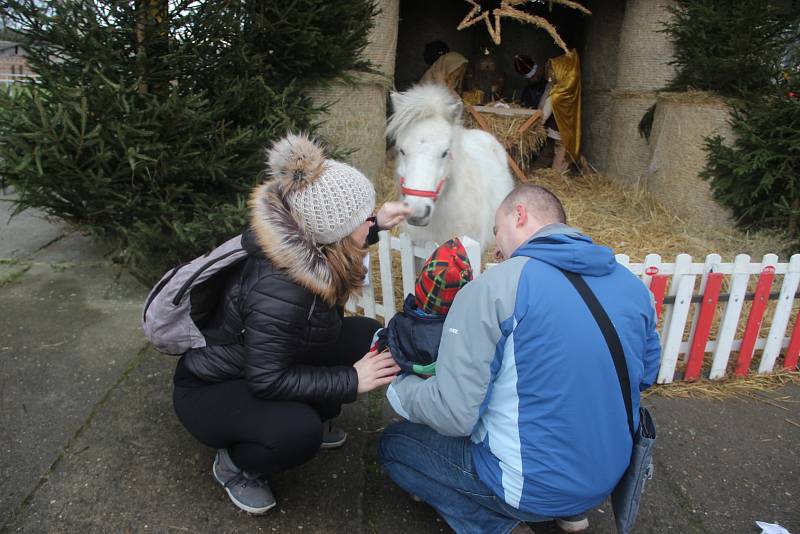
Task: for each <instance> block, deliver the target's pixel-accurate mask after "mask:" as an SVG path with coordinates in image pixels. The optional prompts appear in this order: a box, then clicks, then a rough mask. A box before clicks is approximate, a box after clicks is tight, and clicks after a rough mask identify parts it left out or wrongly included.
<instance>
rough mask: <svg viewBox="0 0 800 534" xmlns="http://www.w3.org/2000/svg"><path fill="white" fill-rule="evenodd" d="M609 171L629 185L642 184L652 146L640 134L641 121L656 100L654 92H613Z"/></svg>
mask: <svg viewBox="0 0 800 534" xmlns="http://www.w3.org/2000/svg"><path fill="white" fill-rule="evenodd" d="M611 96H612V99H613V103H614V104H613V106H612V110H611V141H610V147H609V151H608V173H609V174H610V175H612V176H614V177H615V178H616V179H618V180H619V181H620V182H621V183H623V184H625V185H628V186H639V185H640V180H641V177H642V174H643V173H644V171H645V170H646V169H647V165H648V163H649V162H650V148H649V146H648V144H647V141H646V140H645V139H643V138H642V137H641V136H640V135H639V121H641V120H642V116H643V115H644V114H645V112H646V111H647V109H648V108H649V107H650V106H652V105H653V104H654V103H655V102H656V98H657V95H656V93H654V92H649V91H642V92H638V91H637V92H625V91H612V92H611Z"/></svg>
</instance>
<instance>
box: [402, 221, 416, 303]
mask: <svg viewBox="0 0 800 534" xmlns="http://www.w3.org/2000/svg"><path fill="white" fill-rule="evenodd" d="M415 258H416V256H415V255H414V243H412V242H411V237H409V235H408V234H400V273H401V276H402V278H403V298H405V297H406V295H408V294H409V293H414V279H415V278H416V273H415V272H414V259H415Z"/></svg>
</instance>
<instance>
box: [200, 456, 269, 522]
mask: <svg viewBox="0 0 800 534" xmlns="http://www.w3.org/2000/svg"><path fill="white" fill-rule="evenodd" d="M212 472H213V473H214V479H216V481H217V482H219V483H220V484H222V487H224V488H225V491H226V492H227V493H228V497H230V498H231V501H233V504H235V505H236V506H238V507H239V508H241V509H242V510H244V511H245V512H250V513H251V514H263V513H265V512H266V511H267V510H269V509H270V508H273V507H274V506H275V504H276V503H275V497H274V496H273V495H272V492H271V491H270V490H269V486H268V485H267V481H266V480H264V479H262V478H260V477H259V475H256V474H252V473H248V472H246V471H242V470H241V469H239V468H238V467H236V464H235V463H233V460H232V459H231V457H230V455H229V454H228V451H227V449H219V450H218V451H217V456H216V457H215V458H214V466H213V468H212Z"/></svg>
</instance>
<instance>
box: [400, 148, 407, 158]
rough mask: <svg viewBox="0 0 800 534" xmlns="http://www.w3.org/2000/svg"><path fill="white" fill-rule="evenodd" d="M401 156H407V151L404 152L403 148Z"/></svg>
mask: <svg viewBox="0 0 800 534" xmlns="http://www.w3.org/2000/svg"><path fill="white" fill-rule="evenodd" d="M400 155H401V156H405V155H406V151H405V150H403V149H402V148H401V149H400Z"/></svg>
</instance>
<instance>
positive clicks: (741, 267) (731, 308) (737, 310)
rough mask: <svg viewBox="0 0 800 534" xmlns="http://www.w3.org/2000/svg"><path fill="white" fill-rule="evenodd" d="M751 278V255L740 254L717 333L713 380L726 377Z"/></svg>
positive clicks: (737, 257) (711, 377)
mask: <svg viewBox="0 0 800 534" xmlns="http://www.w3.org/2000/svg"><path fill="white" fill-rule="evenodd" d="M749 279H750V256H749V255H747V254H739V255H737V256H736V259H735V260H734V262H733V272H731V287H730V298H729V299H728V305H727V306H726V307H725V314H724V315H723V316H722V321H721V322H720V325H719V331H718V333H717V347H716V348H715V349H714V356H713V359H712V361H711V372H710V373H709V375H708V377H709V378H710V379H711V380H716V379H719V378H724V377H725V370H726V369H727V368H728V360H729V359H730V357H731V347H732V346H733V339H734V338H735V337H736V327H737V325H738V324H739V317H740V316H741V314H742V306H743V305H744V295H745V293H746V292H747V282H748V280H749Z"/></svg>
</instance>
